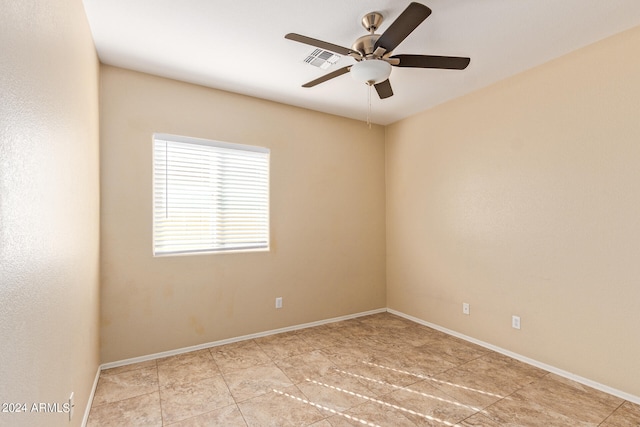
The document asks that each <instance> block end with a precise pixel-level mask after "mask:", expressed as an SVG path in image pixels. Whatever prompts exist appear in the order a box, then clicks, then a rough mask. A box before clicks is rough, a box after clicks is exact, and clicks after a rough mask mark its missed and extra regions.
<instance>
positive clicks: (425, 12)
mask: <svg viewBox="0 0 640 427" xmlns="http://www.w3.org/2000/svg"><path fill="white" fill-rule="evenodd" d="M429 15H431V9H429V8H428V7H427V6H425V5H423V4H420V3H411V4H409V6H407V8H406V9H405V10H404V12H402V13H401V14H400V16H398V18H397V19H396V20H395V21H393V22H392V23H391V25H390V26H389V28H387V30H386V31H385V32H384V33H382V35H381V36H380V38H378V40H377V41H376V44H375V47H374V50H375V49H377V48H378V47H382V48H384V49H385V50H386V51H387V52H391V51H392V50H393V49H395V48H396V47H397V46H398V45H399V44H400V43H402V41H403V40H404V39H405V38H406V37H407V36H408V35H409V34H411V32H412V31H413V30H415V29H416V27H417V26H418V25H420V24H421V23H422V21H424V20H425V19H427V17H428V16H429Z"/></svg>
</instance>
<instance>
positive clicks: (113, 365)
mask: <svg viewBox="0 0 640 427" xmlns="http://www.w3.org/2000/svg"><path fill="white" fill-rule="evenodd" d="M386 311H387V309H386V308H379V309H376V310H369V311H363V312H360V313H355V314H348V315H346V316H340V317H333V318H331V319H325V320H319V321H316V322H310V323H303V324H299V325H294V326H287V327H286V328H280V329H272V330H270V331H264V332H258V333H255V334H249V335H242V336H239V337H234V338H228V339H224V340H219V341H212V342H208V343H204V344H198V345H194V346H191V347H183V348H179V349H176V350H169V351H163V352H161V353H154V354H149V355H147V356H140V357H133V358H131V359H124V360H119V361H116V362H109V363H103V364H102V365H100V370H103V369H109V368H117V367H118V366H125V365H131V364H134V363H140V362H146V361H148V360H155V359H160V358H163V357H169V356H175V355H178V354H182V353H189V352H191V351H196V350H203V349H206V348H211V347H218V346H221V345H225V344H231V343H234V342H239V341H246V340H251V339H254V338H261V337H266V336H269V335H274V334H281V333H283V332H290V331H296V330H298V329H305V328H311V327H314V326H320V325H326V324H328V323H335V322H341V321H343V320H349V319H355V318H358V317H362V316H369V315H371V314H377V313H385V312H386ZM94 388H95V386H94Z"/></svg>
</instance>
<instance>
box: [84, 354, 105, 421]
mask: <svg viewBox="0 0 640 427" xmlns="http://www.w3.org/2000/svg"><path fill="white" fill-rule="evenodd" d="M100 370H101V368H100V366H98V370H97V371H96V377H95V378H94V379H93V387H91V393H89V400H87V406H86V408H84V416H83V417H82V424H81V426H82V427H86V426H87V422H88V421H89V412H91V404H92V403H93V397H94V396H95V394H96V388H97V387H98V379H99V378H100Z"/></svg>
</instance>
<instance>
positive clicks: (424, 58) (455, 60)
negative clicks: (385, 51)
mask: <svg viewBox="0 0 640 427" xmlns="http://www.w3.org/2000/svg"><path fill="white" fill-rule="evenodd" d="M390 58H391V59H399V60H400V62H399V63H398V64H393V65H395V66H396V67H413V68H442V69H445V70H464V69H465V68H467V65H469V62H471V59H470V58H464V57H461V56H433V55H393V56H391V57H390Z"/></svg>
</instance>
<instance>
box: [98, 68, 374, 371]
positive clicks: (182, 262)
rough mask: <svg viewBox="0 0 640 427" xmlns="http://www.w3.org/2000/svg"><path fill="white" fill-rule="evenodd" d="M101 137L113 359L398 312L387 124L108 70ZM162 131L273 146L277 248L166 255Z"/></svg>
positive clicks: (106, 357) (105, 354)
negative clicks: (159, 242) (156, 212)
mask: <svg viewBox="0 0 640 427" xmlns="http://www.w3.org/2000/svg"><path fill="white" fill-rule="evenodd" d="M100 132H101V167H102V171H101V179H102V181H101V202H102V206H101V214H102V230H101V231H102V244H101V249H102V254H101V255H102V256H101V258H102V264H101V265H102V294H101V295H102V337H101V341H102V361H103V362H111V361H117V360H122V359H126V358H131V357H136V356H143V355H148V354H152V353H156V352H162V351H167V350H174V349H178V348H182V347H186V346H192V345H197V344H202V343H207V342H211V341H216V340H221V339H225V338H231V337H237V336H241V335H246V334H250V333H257V332H261V331H268V330H272V329H276V328H281V327H286V326H291V325H296V324H301V323H306V322H312V321H317V320H321V319H326V318H331V317H336V316H341V315H347V314H352V313H357V312H361V311H366V310H371V309H377V308H381V307H385V297H386V296H385V231H384V230H385V213H384V212H385V207H384V200H385V194H384V130H383V128H381V127H373V129H369V128H368V127H367V126H366V124H365V123H363V122H358V121H354V120H348V119H343V118H339V117H336V116H331V115H326V114H320V113H316V112H312V111H308V110H303V109H299V108H294V107H290V106H285V105H281V104H276V103H271V102H267V101H261V100H258V99H253V98H249V97H245V96H240V95H235V94H230V93H227V92H222V91H217V90H213V89H207V88H204V87H200V86H194V85H190V84H186V83H180V82H176V81H172V80H167V79H163V78H159V77H153V76H150V75H146V74H141V73H136V72H132V71H127V70H123V69H119V68H115V67H110V66H102V68H101V131H100ZM154 132H162V133H170V134H177V135H186V136H191V137H198V138H208V139H215V140H221V141H228V142H235V143H241V144H251V145H260V146H264V147H267V148H270V149H271V251H270V252H255V253H235V254H213V255H194V256H176V257H158V258H154V257H153V256H152V237H151V232H152V211H151V209H152V198H151V197H152V194H151V172H152V169H151V155H152V142H151V138H152V134H153V133H154ZM278 296H281V297H283V299H284V308H282V309H281V310H276V309H275V308H274V302H275V298H276V297H278Z"/></svg>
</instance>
